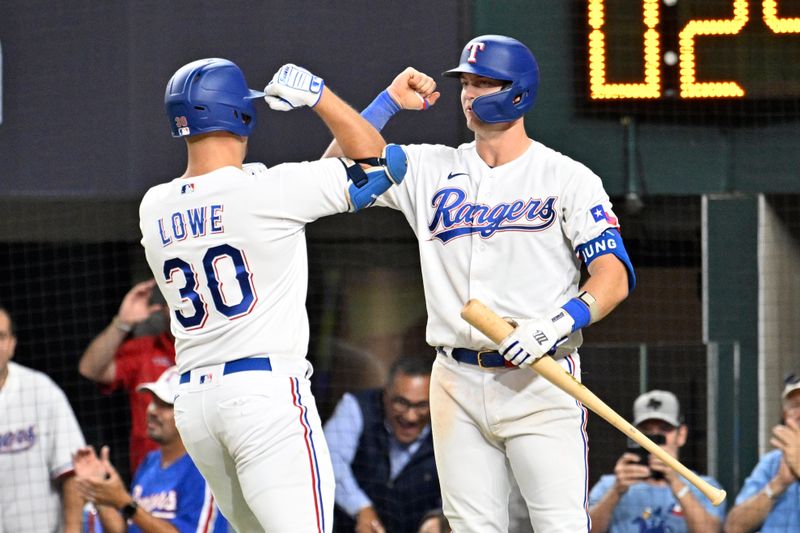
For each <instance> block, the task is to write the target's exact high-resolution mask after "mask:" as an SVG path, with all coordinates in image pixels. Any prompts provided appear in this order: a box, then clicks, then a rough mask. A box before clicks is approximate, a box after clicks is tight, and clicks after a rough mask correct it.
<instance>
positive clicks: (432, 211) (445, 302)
mask: <svg viewBox="0 0 800 533" xmlns="http://www.w3.org/2000/svg"><path fill="white" fill-rule="evenodd" d="M405 149H406V153H407V154H408V161H409V167H408V172H407V173H406V177H405V180H404V181H403V183H402V184H400V186H398V187H395V188H392V189H390V190H389V191H388V192H387V193H386V194H384V195H383V196H381V197H380V199H379V200H378V202H379V204H380V205H385V206H389V207H393V208H395V209H399V210H401V211H402V212H403V213H404V214H405V216H406V218H407V219H408V221H409V223H410V224H411V227H412V228H413V229H414V232H415V233H416V235H417V239H418V242H419V248H420V262H421V265H422V277H423V283H424V286H425V299H426V304H427V308H428V328H427V341H428V343H429V344H431V345H432V346H441V347H443V350H442V351H443V352H444V354H446V355H444V354H442V353H440V354H439V356H438V357H437V358H436V360H435V363H434V365H433V370H432V373H431V396H430V402H431V427H432V431H433V438H434V443H435V445H434V451H435V455H436V466H437V469H438V470H439V481H440V484H441V487H442V503H443V508H444V511H445V513H446V515H447V517H448V519H449V521H450V525H451V527H452V528H453V530H454V531H459V532H464V533H490V532H491V533H500V532H503V531H508V494H509V493H510V490H511V482H510V480H509V468H510V470H511V472H512V473H513V475H514V477H515V479H516V481H517V483H518V485H519V488H520V491H521V493H522V494H523V496H524V498H525V500H526V502H527V504H528V508H529V509H530V510H531V513H530V514H531V522H532V525H533V527H534V530H536V531H548V532H565V533H567V532H569V533H575V532H577V531H588V525H589V517H588V511H587V507H586V502H587V499H588V496H587V494H586V493H587V487H586V476H587V471H588V466H587V449H588V448H587V439H586V432H585V424H586V410H585V409H584V408H583V407H582V406H580V405H579V404H578V402H576V401H575V400H574V399H573V398H571V397H570V396H568V395H567V394H564V392H563V391H561V390H559V389H558V388H556V387H555V386H553V385H552V384H550V383H549V382H548V381H546V380H544V379H542V378H541V377H538V376H537V374H536V373H534V372H530V371H527V370H521V369H508V368H494V369H488V370H487V369H482V368H479V367H478V365H473V364H469V363H463V364H462V363H459V362H457V361H456V360H455V359H453V358H451V357H449V354H450V351H449V349H450V348H471V349H474V350H479V349H482V348H491V347H494V346H495V345H494V343H492V341H490V340H489V339H488V338H487V337H485V336H484V335H483V334H482V333H480V332H479V331H478V330H476V329H474V328H472V327H470V326H469V324H468V323H467V322H466V321H464V320H463V319H462V318H461V316H460V311H461V308H462V307H463V305H464V304H465V303H466V302H467V301H468V300H469V299H471V298H477V299H479V300H481V301H482V302H483V303H485V304H486V305H488V306H489V307H490V308H491V309H494V310H495V311H496V312H498V313H499V314H501V315H502V316H511V317H521V318H533V317H537V316H540V315H541V314H543V313H545V312H548V311H551V310H552V309H553V308H555V307H557V306H560V305H562V304H564V303H565V302H566V301H567V300H569V299H570V298H571V297H573V296H574V295H575V294H576V293H577V292H578V283H579V281H580V263H579V262H578V258H577V255H576V248H577V247H578V246H580V245H581V244H584V243H586V242H588V241H590V240H591V239H593V238H595V237H597V236H599V235H600V234H601V233H602V232H603V231H605V230H606V229H608V228H611V227H615V226H616V225H617V223H616V220H615V218H614V214H613V212H612V211H611V205H610V202H609V199H608V195H607V194H606V193H605V191H604V190H603V187H602V183H601V181H600V179H599V178H598V177H597V176H596V175H594V174H593V173H592V172H591V171H589V170H588V169H587V168H586V167H584V166H583V165H581V164H579V163H577V162H575V161H573V160H571V159H569V158H568V157H566V156H564V155H562V154H559V153H558V152H556V151H554V150H551V149H549V148H547V147H545V146H543V145H542V144H540V143H538V142H533V141H532V142H531V144H530V146H529V148H528V149H527V150H526V151H525V152H524V153H523V154H522V155H521V156H519V157H517V158H516V159H514V160H513V161H510V162H508V163H506V164H504V165H501V166H498V167H495V168H490V167H489V166H488V165H487V164H486V163H485V162H484V161H483V160H482V159H481V158H480V156H479V155H478V153H477V151H476V147H475V143H474V142H473V143H469V144H465V145H462V146H460V147H458V148H450V147H447V146H438V145H437V146H431V145H421V146H407V147H405ZM581 341H582V337H581V333H580V331H577V332H575V333H574V334H573V335H571V336H570V338H569V339H568V340H567V341H566V342H565V343H563V344H562V345H561V346H560V347H559V350H558V352H557V353H556V356H555V357H556V358H557V360H558V361H559V364H561V366H562V367H563V368H564V370H565V371H567V372H569V373H570V374H571V375H572V376H573V377H574V378H575V379H577V380H580V359H579V357H578V354H577V350H576V348H577V347H578V346H579V345H580V343H581ZM465 464H470V465H476V466H475V468H465V467H464V465H465Z"/></svg>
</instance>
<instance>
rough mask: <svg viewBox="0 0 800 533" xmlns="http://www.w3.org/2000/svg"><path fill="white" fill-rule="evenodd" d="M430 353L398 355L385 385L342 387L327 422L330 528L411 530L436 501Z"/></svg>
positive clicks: (438, 496) (438, 499)
mask: <svg viewBox="0 0 800 533" xmlns="http://www.w3.org/2000/svg"><path fill="white" fill-rule="evenodd" d="M432 363H433V359H432V358H431V357H401V358H400V359H398V360H397V361H395V362H394V364H392V366H391V368H390V369H389V373H388V377H387V380H386V385H385V387H384V388H382V389H380V388H377V389H366V390H362V391H358V392H354V393H346V394H345V395H344V396H343V397H342V399H341V401H340V402H339V404H338V405H337V406H336V410H335V412H334V414H333V416H332V417H331V418H330V420H328V422H327V423H326V424H325V437H326V439H327V440H328V447H329V448H330V452H331V459H332V461H333V470H334V474H335V476H336V510H335V516H334V521H333V523H334V531H336V532H340V533H343V532H346V533H352V532H353V531H356V532H358V533H367V532H369V533H380V532H384V531H388V532H390V533H416V531H417V529H418V527H419V524H420V520H421V519H422V517H423V515H424V514H425V513H426V512H427V511H428V510H430V509H432V508H436V507H440V506H441V494H440V492H439V478H438V476H437V474H436V463H435V461H434V458H433V441H432V439H431V428H430V408H429V404H428V397H429V388H430V374H431V365H432Z"/></svg>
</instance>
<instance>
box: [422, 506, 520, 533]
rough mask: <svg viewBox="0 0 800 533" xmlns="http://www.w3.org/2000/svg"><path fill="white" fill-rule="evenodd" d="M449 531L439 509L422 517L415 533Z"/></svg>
mask: <svg viewBox="0 0 800 533" xmlns="http://www.w3.org/2000/svg"><path fill="white" fill-rule="evenodd" d="M451 531H452V530H451V529H450V524H449V523H448V522H447V517H446V516H445V515H444V513H443V512H442V511H441V510H440V509H434V510H432V511H429V512H427V513H425V516H423V517H422V522H420V524H419V529H418V530H417V533H450V532H451ZM509 531H513V530H509Z"/></svg>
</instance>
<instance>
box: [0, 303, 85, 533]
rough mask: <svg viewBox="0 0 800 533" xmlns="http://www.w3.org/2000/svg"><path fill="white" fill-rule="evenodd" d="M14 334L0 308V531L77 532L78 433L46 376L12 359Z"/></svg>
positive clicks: (65, 404)
mask: <svg viewBox="0 0 800 533" xmlns="http://www.w3.org/2000/svg"><path fill="white" fill-rule="evenodd" d="M16 345H17V338H16V335H15V334H14V328H13V323H12V321H11V316H10V314H9V313H8V311H6V310H5V309H4V308H3V307H0V479H2V483H3V487H4V488H5V489H6V490H4V491H2V493H0V533H62V532H64V533H78V531H80V525H81V506H82V505H83V501H82V500H81V497H80V493H79V492H78V490H77V487H76V485H75V477H74V476H73V468H72V452H73V451H75V450H77V449H78V448H80V447H81V446H84V445H85V443H84V440H83V433H81V428H80V426H79V425H78V421H77V420H76V418H75V414H74V413H73V412H72V407H70V404H69V401H67V397H66V396H65V395H64V391H62V390H61V389H60V388H59V387H58V385H56V384H55V383H54V382H53V380H52V379H50V377H48V376H47V375H46V374H43V373H42V372H39V371H37V370H33V369H30V368H27V367H24V366H22V365H18V364H16V363H14V362H13V361H11V358H12V357H14V350H15V348H16Z"/></svg>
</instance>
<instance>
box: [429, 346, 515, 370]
mask: <svg viewBox="0 0 800 533" xmlns="http://www.w3.org/2000/svg"><path fill="white" fill-rule="evenodd" d="M442 351H444V350H442ZM450 356H451V357H452V358H453V359H455V360H456V361H458V362H459V363H467V364H469V365H477V366H479V367H481V368H501V367H506V368H519V367H517V365H515V364H513V363H510V362H508V361H506V358H505V357H503V356H502V355H500V352H498V351H495V350H470V349H468V348H453V351H452V352H450Z"/></svg>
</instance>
